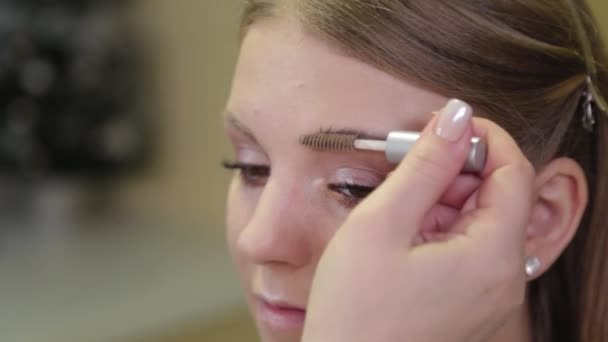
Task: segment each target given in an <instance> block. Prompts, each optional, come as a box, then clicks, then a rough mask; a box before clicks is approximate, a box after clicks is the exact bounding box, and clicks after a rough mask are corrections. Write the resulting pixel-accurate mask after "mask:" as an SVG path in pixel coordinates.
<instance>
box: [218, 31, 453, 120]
mask: <svg viewBox="0 0 608 342" xmlns="http://www.w3.org/2000/svg"><path fill="white" fill-rule="evenodd" d="M446 100H447V98H445V97H444V96H441V95H439V94H436V93H434V92H431V91H428V90H425V89H422V88H419V87H416V86H414V85H412V84H410V83H408V82H406V81H404V80H401V79H398V78H396V77H394V76H392V75H390V74H388V73H386V72H384V71H381V70H379V69H377V68H375V67H374V66H371V65H369V64H366V63H364V62H361V61H359V60H357V59H355V58H352V57H350V56H347V55H345V54H343V53H340V52H339V51H338V50H337V49H335V48H332V47H331V46H329V45H328V44H327V43H326V42H324V41H322V40H320V39H318V38H316V37H315V36H313V35H311V34H308V33H307V32H306V31H304V30H301V29H300V28H298V26H297V24H296V23H295V22H294V21H287V20H283V21H281V20H274V21H262V22H261V23H260V24H255V25H253V26H252V27H251V29H250V31H249V32H248V34H247V35H246V36H245V38H244V41H243V45H242V48H241V54H240V58H239V63H238V66H237V69H236V73H235V78H234V82H233V89H232V93H231V97H230V100H229V103H228V109H229V110H231V111H232V112H234V113H237V115H238V116H239V119H240V120H242V121H243V122H245V123H246V124H248V125H250V126H251V125H254V123H253V122H251V121H252V120H253V121H266V122H268V121H272V122H277V123H278V122H280V123H281V125H285V124H289V125H290V126H294V127H301V128H306V129H307V130H308V131H310V130H311V129H312V130H318V129H319V128H323V127H326V128H331V127H334V126H335V127H347V128H353V129H363V128H367V130H370V131H374V132H384V131H386V132H388V131H390V130H395V129H406V128H407V129H412V128H418V129H419V128H421V127H422V126H423V125H424V124H425V123H426V122H427V121H428V120H429V118H430V115H431V114H430V113H431V112H432V111H435V110H437V109H439V108H441V107H442V106H443V104H444V103H445V102H446ZM243 116H244V117H243ZM251 128H252V129H253V130H255V127H251ZM283 128H284V127H283Z"/></svg>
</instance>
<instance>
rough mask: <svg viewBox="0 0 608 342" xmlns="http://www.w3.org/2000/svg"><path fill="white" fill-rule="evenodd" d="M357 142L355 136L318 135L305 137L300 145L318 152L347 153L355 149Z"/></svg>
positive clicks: (301, 139)
mask: <svg viewBox="0 0 608 342" xmlns="http://www.w3.org/2000/svg"><path fill="white" fill-rule="evenodd" d="M356 140H357V136H356V135H354V134H332V133H317V134H309V135H305V136H303V137H302V138H300V143H301V144H302V145H305V146H308V147H310V148H312V149H314V150H316V151H333V152H345V151H351V150H354V149H355V141H356Z"/></svg>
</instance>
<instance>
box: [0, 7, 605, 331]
mask: <svg viewBox="0 0 608 342" xmlns="http://www.w3.org/2000/svg"><path fill="white" fill-rule="evenodd" d="M591 3H592V6H593V7H594V9H595V10H596V13H597V16H598V19H599V22H600V23H601V24H602V30H603V31H604V33H605V36H606V37H608V25H607V24H605V23H606V22H608V21H607V20H608V3H607V2H606V1H605V0H591ZM241 5H242V3H241V1H224V0H176V1H166V0H165V1H163V0H139V1H135V0H131V1H130V0H0V46H1V48H0V279H1V281H0V303H2V305H1V306H0V341H2V342H3V341H10V342H20V341H28V342H29V341H32V342H38V341H44V342H49V341H50V342H53V341H61V342H72V341H76V342H80V341H87V342H89V341H133V342H136V341H156V342H164V341H184V342H187V341H256V340H257V338H256V335H255V331H254V328H253V325H252V323H251V321H250V319H249V318H248V316H247V313H246V309H245V308H244V305H243V299H242V297H241V294H240V289H239V285H238V281H237V277H236V274H235V273H234V271H233V270H232V268H231V264H230V260H229V258H228V255H227V251H226V249H225V247H224V199H225V194H224V193H225V189H226V186H227V183H228V179H229V176H230V175H229V174H228V173H226V172H225V171H223V170H222V169H221V168H220V167H219V163H220V161H221V160H222V159H223V158H224V157H226V156H228V155H229V150H228V147H227V145H226V141H225V140H224V137H223V136H222V122H221V118H220V113H221V111H222V109H223V106H224V102H225V100H226V97H227V95H228V91H229V87H230V79H231V76H232V68H233V67H234V63H235V61H236V57H237V52H238V42H237V35H238V22H239V16H240V10H241Z"/></svg>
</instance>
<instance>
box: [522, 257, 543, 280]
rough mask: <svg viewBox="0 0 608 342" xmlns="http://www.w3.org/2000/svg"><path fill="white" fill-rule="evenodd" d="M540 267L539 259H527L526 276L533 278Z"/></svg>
mask: <svg viewBox="0 0 608 342" xmlns="http://www.w3.org/2000/svg"><path fill="white" fill-rule="evenodd" d="M540 266H541V264H540V260H539V259H538V258H537V257H526V275H527V276H528V277H533V276H534V275H535V274H536V272H538V270H539V269H540Z"/></svg>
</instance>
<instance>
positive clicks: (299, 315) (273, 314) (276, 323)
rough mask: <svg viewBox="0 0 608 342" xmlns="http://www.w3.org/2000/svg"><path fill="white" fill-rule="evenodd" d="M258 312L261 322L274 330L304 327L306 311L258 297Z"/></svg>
mask: <svg viewBox="0 0 608 342" xmlns="http://www.w3.org/2000/svg"><path fill="white" fill-rule="evenodd" d="M256 311H257V314H258V318H259V319H260V321H261V322H263V323H264V324H265V325H267V326H268V327H270V328H272V329H276V330H295V329H302V328H303V327H304V318H305V316H306V310H305V309H302V308H299V307H296V306H293V305H290V304H287V303H284V302H269V301H267V300H265V299H264V298H262V297H256Z"/></svg>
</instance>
